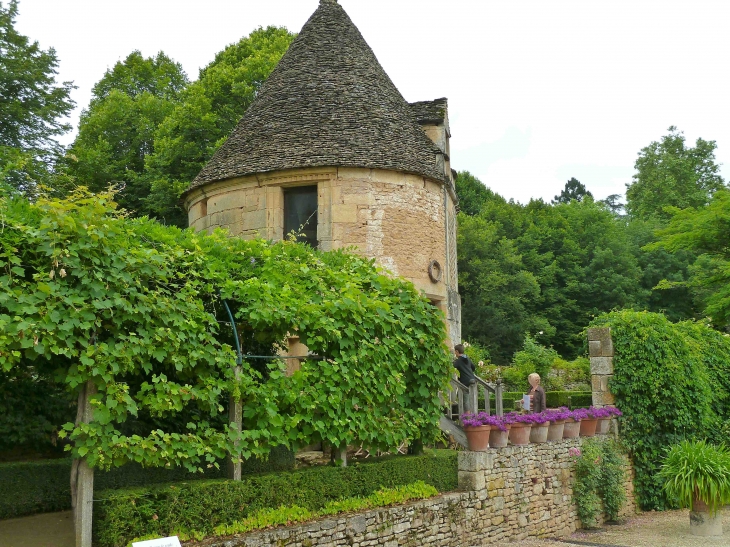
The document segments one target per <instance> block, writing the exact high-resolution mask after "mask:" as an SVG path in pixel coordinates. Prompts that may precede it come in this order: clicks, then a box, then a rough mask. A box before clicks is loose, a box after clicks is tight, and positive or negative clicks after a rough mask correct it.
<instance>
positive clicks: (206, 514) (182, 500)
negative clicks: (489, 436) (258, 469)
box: [94, 450, 458, 547]
mask: <svg viewBox="0 0 730 547" xmlns="http://www.w3.org/2000/svg"><path fill="white" fill-rule="evenodd" d="M457 467H458V464H457V453H456V452H454V451H450V450H439V451H428V452H427V453H426V454H424V455H421V456H396V457H390V458H385V459H381V460H376V461H373V462H367V463H359V462H358V463H355V464H353V465H351V466H349V467H344V468H343V467H329V466H327V467H312V468H308V469H303V470H299V471H291V472H285V473H270V474H266V475H251V476H247V477H244V478H243V480H241V481H229V480H224V479H223V480H210V481H208V480H207V481H196V482H188V483H177V484H174V485H172V484H168V485H158V486H151V487H147V488H132V489H126V490H117V491H107V492H99V493H98V494H97V495H96V496H95V497H96V499H97V500H99V501H97V502H95V503H94V538H95V542H96V543H97V544H98V545H100V546H101V547H123V546H125V545H127V543H128V542H129V541H131V540H132V539H134V538H136V537H142V536H146V535H149V534H155V535H158V536H169V535H173V534H175V533H180V532H190V531H193V530H195V531H200V532H204V533H206V534H210V533H212V532H213V529H214V528H215V527H216V526H218V525H221V524H230V523H233V522H235V521H238V520H242V519H244V518H246V517H247V516H249V515H252V514H254V513H256V512H257V511H260V510H262V509H266V508H277V507H280V506H282V505H286V506H291V505H297V506H299V507H303V508H305V509H308V510H310V511H316V510H319V509H321V508H322V507H324V506H325V505H326V504H327V503H328V502H331V501H334V500H341V499H345V498H353V497H358V496H360V497H364V496H368V495H370V494H372V493H373V492H375V491H377V490H378V489H380V488H383V487H385V488H393V487H396V486H403V485H407V484H412V483H414V482H416V481H419V480H422V481H424V482H425V483H427V484H430V485H432V486H434V487H435V488H436V489H437V490H439V491H440V492H445V491H449V490H455V489H456V488H457V483H458V472H457Z"/></svg>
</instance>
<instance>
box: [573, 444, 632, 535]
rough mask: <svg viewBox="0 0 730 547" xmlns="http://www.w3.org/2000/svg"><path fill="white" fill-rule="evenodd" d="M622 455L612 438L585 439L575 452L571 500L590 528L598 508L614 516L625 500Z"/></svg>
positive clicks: (607, 518) (615, 516)
mask: <svg viewBox="0 0 730 547" xmlns="http://www.w3.org/2000/svg"><path fill="white" fill-rule="evenodd" d="M625 480H626V459H625V457H624V456H623V454H622V453H621V451H620V449H619V447H618V445H617V444H616V443H615V442H614V441H610V440H607V441H601V440H597V439H589V440H587V441H586V442H584V443H583V446H582V448H581V449H580V450H579V451H578V450H576V453H575V483H574V484H573V500H574V501H575V505H576V508H577V511H578V518H579V519H580V521H581V523H582V524H583V525H584V526H585V527H587V528H592V527H595V526H596V524H597V519H598V516H599V515H600V514H601V513H602V511H603V512H604V513H605V515H606V520H614V521H615V520H616V519H617V518H618V515H619V513H620V512H621V508H622V507H623V505H624V503H625V502H626V492H625V491H624V483H625Z"/></svg>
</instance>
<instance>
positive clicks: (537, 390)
mask: <svg viewBox="0 0 730 547" xmlns="http://www.w3.org/2000/svg"><path fill="white" fill-rule="evenodd" d="M527 381H528V382H530V391H529V392H528V393H527V394H528V395H529V396H530V412H542V411H543V410H545V390H544V389H543V388H542V386H541V385H540V375H539V374H538V373H537V372H533V373H532V374H530V375H529V376H528V377H527Z"/></svg>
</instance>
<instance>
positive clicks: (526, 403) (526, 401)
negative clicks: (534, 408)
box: [522, 395, 530, 410]
mask: <svg viewBox="0 0 730 547" xmlns="http://www.w3.org/2000/svg"><path fill="white" fill-rule="evenodd" d="M522 408H524V409H525V410H530V396H529V395H523V396H522Z"/></svg>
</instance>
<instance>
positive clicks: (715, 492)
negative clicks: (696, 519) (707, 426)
mask: <svg viewBox="0 0 730 547" xmlns="http://www.w3.org/2000/svg"><path fill="white" fill-rule="evenodd" d="M659 479H660V480H661V481H663V482H664V491H665V492H666V493H667V495H668V496H669V497H670V498H671V499H675V500H677V502H678V503H679V506H680V507H683V508H689V509H694V504H695V501H700V502H703V503H704V504H705V505H707V509H708V510H709V511H710V513H715V512H717V511H718V510H719V509H720V508H721V507H722V506H723V505H725V504H728V503H730V449H728V448H727V447H725V446H724V445H720V446H714V445H711V444H708V443H707V442H705V441H695V442H692V441H687V440H685V441H682V442H681V443H679V444H675V445H674V446H672V447H671V448H670V449H669V451H668V452H667V457H666V459H665V460H664V463H663V464H662V468H661V471H659Z"/></svg>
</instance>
